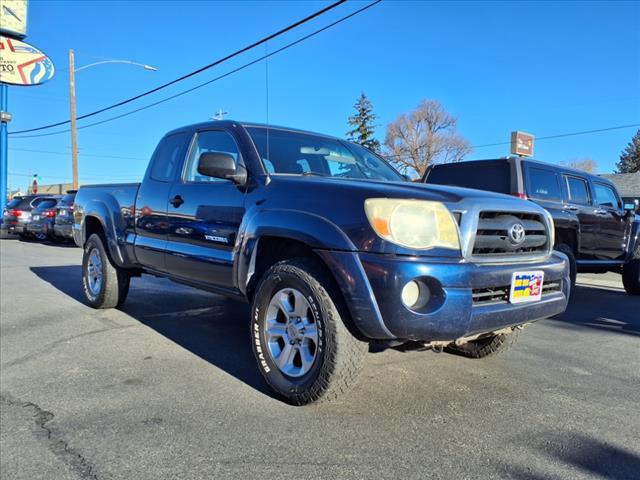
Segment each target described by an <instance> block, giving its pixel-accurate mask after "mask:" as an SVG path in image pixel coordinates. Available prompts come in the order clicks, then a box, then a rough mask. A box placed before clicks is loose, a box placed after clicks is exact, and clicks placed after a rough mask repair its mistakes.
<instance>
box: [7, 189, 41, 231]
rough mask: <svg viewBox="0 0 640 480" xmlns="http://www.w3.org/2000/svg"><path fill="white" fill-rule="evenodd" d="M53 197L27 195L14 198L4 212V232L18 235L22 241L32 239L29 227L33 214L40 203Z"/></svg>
mask: <svg viewBox="0 0 640 480" xmlns="http://www.w3.org/2000/svg"><path fill="white" fill-rule="evenodd" d="M50 198H51V195H25V196H22V197H14V198H13V199H12V200H11V201H10V202H9V203H8V204H7V206H6V208H5V209H4V212H2V230H3V232H6V233H12V234H16V235H18V236H19V237H20V238H21V239H26V238H31V237H32V235H31V234H30V233H29V232H28V231H27V225H28V224H29V223H30V222H31V212H32V210H33V209H34V208H36V207H37V206H38V204H39V203H40V202H43V201H45V200H47V199H50Z"/></svg>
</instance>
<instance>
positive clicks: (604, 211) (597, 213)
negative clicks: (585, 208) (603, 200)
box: [593, 208, 609, 215]
mask: <svg viewBox="0 0 640 480" xmlns="http://www.w3.org/2000/svg"><path fill="white" fill-rule="evenodd" d="M593 213H595V214H596V215H606V214H608V213H609V212H607V211H606V210H603V209H602V208H598V209H597V210H596V211H595V212H593Z"/></svg>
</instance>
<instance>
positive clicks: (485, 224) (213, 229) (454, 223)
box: [73, 121, 571, 405]
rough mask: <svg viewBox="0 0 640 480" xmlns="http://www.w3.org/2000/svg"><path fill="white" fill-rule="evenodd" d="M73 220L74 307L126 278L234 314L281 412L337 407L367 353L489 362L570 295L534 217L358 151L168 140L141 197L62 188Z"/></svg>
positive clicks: (297, 135) (235, 128)
mask: <svg viewBox="0 0 640 480" xmlns="http://www.w3.org/2000/svg"><path fill="white" fill-rule="evenodd" d="M73 218H74V225H73V233H74V239H75V241H76V243H77V244H78V245H79V246H80V247H82V248H83V249H84V256H83V268H82V272H83V277H82V284H83V289H84V293H85V296H86V300H87V302H88V303H89V305H91V306H93V307H95V308H109V307H117V306H118V305H120V304H122V302H124V300H125V298H126V296H127V291H128V288H129V281H130V278H131V277H134V276H137V275H140V274H142V273H150V274H153V275H158V276H163V277H168V278H170V279H171V280H174V281H176V282H180V283H183V284H186V285H190V286H193V287H196V288H201V289H206V290H210V291H212V292H216V293H221V294H224V295H228V296H232V297H235V298H238V299H242V300H244V301H247V302H250V303H251V304H252V313H251V319H250V321H251V341H252V344H253V351H254V354H255V357H256V360H257V363H258V366H259V369H260V371H261V372H262V374H263V375H264V378H265V379H266V381H267V383H268V384H269V385H271V386H272V387H273V389H274V390H275V391H276V392H277V393H279V394H280V395H281V396H283V397H284V398H285V399H286V400H288V401H289V402H291V403H293V404H298V405H301V404H306V403H310V402H313V401H315V400H318V399H320V398H332V397H335V396H336V395H338V394H339V393H341V392H343V391H344V390H345V389H346V388H347V387H348V386H349V385H350V384H351V383H352V381H353V379H354V377H355V374H356V372H357V371H358V367H359V366H360V363H361V361H362V358H363V356H364V354H365V353H366V352H367V351H368V345H369V343H372V342H376V343H383V344H387V345H394V344H399V343H402V342H406V341H409V340H417V341H421V342H424V343H425V344H426V345H427V346H430V347H432V348H434V349H437V350H442V349H448V350H450V351H454V352H457V353H459V354H462V355H466V356H469V357H474V358H480V357H484V356H487V355H489V354H491V353H495V352H498V351H501V350H503V349H504V348H505V347H506V346H507V345H508V344H510V343H511V342H512V341H513V339H514V338H515V334H516V333H517V331H518V330H519V329H520V327H521V326H522V325H524V324H527V323H529V322H532V321H535V320H539V319H543V318H546V317H549V316H552V315H556V314H558V313H561V312H563V311H564V309H565V308H566V305H567V299H568V296H569V292H570V288H571V283H570V281H569V267H568V263H567V257H566V256H565V255H564V254H561V253H557V252H554V251H553V245H554V238H553V232H554V229H553V221H552V219H551V216H550V215H549V214H548V213H547V212H545V210H544V209H542V208H541V207H539V206H538V205H535V204H534V203H531V202H527V201H524V200H520V199H518V198H514V197H510V196H507V195H500V194H495V193H487V192H482V191H479V190H468V189H462V188H452V187H441V186H426V185H420V184H415V183H411V182H406V181H405V180H404V178H403V177H402V176H401V175H400V174H398V173H397V172H396V171H395V170H393V169H392V168H391V167H390V166H389V165H388V164H387V163H386V162H385V161H384V160H383V159H382V158H380V157H379V156H377V155H375V154H373V153H371V152H369V151H368V150H366V149H364V148H363V147H361V146H359V145H356V144H353V143H349V142H346V141H344V140H339V139H337V138H333V137H329V136H324V135H320V134H314V133H308V132H303V131H299V130H293V129H287V128H279V127H272V126H270V127H267V126H264V125H258V124H247V123H238V122H234V121H219V122H209V123H202V124H197V125H192V126H188V127H184V128H180V129H177V130H174V131H172V132H170V133H168V134H167V135H166V136H165V137H164V138H163V139H162V140H161V141H160V143H159V145H158V147H157V148H156V150H155V152H154V154H153V156H152V158H151V161H150V164H149V167H148V169H147V172H146V174H145V176H144V179H143V180H142V183H140V184H118V185H102V186H88V187H82V188H80V190H79V191H78V193H77V196H76V199H75V205H74V211H73ZM505 222H507V223H508V224H509V231H510V232H512V234H511V235H510V236H509V237H508V238H507V239H503V238H500V237H496V236H493V235H492V234H491V232H492V231H493V230H494V229H495V228H496V227H495V224H496V223H500V224H502V223H505ZM158 301H162V299H161V298H160V299H158Z"/></svg>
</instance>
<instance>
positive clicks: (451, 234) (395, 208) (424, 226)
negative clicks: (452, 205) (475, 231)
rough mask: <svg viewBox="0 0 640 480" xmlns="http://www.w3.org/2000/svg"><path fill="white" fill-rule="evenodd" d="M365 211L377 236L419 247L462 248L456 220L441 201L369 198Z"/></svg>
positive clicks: (409, 246)
mask: <svg viewBox="0 0 640 480" xmlns="http://www.w3.org/2000/svg"><path fill="white" fill-rule="evenodd" d="M364 210H365V212H366V214H367V218H368V219H369V223H370V224H371V227H372V228H373V230H374V231H375V232H376V233H377V234H378V236H380V237H381V238H383V239H385V240H388V241H390V242H393V243H395V244H397V245H401V246H403V247H407V248H413V249H417V250H426V249H428V248H436V247H440V248H450V249H454V250H459V249H460V240H459V237H458V227H457V225H456V221H455V220H454V218H453V215H451V212H449V210H448V209H447V207H445V206H444V205H443V204H442V203H440V202H432V201H428V200H404V199H394V198H369V199H367V200H365V202H364Z"/></svg>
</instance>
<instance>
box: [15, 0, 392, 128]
mask: <svg viewBox="0 0 640 480" xmlns="http://www.w3.org/2000/svg"><path fill="white" fill-rule="evenodd" d="M381 1H382V0H375V1H374V2H371V3H369V4H368V5H365V6H364V7H362V8H359V9H358V10H355V11H354V12H352V13H350V14H349V15H345V16H344V17H342V18H340V19H338V20H336V21H335V22H332V23H330V24H328V25H326V26H324V27H322V28H319V29H318V30H315V31H313V32H311V33H310V34H308V35H305V36H303V37H300V38H299V39H297V40H295V41H293V42H291V43H288V44H287V45H284V46H283V47H280V48H278V49H276V50H274V51H272V52H269V53H268V54H265V55H263V56H261V57H259V58H256V59H255V60H252V61H251V62H248V63H245V64H244V65H241V66H240V67H238V68H234V69H233V70H230V71H228V72H227V73H224V74H222V75H219V76H217V77H215V78H212V79H211V80H208V81H206V82H203V83H201V84H199V85H196V86H194V87H191V88H188V89H187V90H183V91H182V92H179V93H176V94H175V95H171V96H169V97H166V98H163V99H162V100H158V101H157V102H153V103H150V104H148V105H145V106H143V107H140V108H136V109H134V110H131V111H129V112H125V113H122V114H120V115H116V116H113V117H109V118H106V119H104V120H100V121H98V122H94V123H89V124H87V125H82V126H80V127H78V130H81V129H83V128H89V127H95V126H96V125H102V124H103V123H108V122H112V121H114V120H118V119H120V118H122V117H126V116H128V115H133V114H134V113H138V112H140V111H142V110H146V109H148V108H151V107H155V106H156V105H159V104H161V103H164V102H168V101H169V100H173V99H174V98H178V97H181V96H182V95H186V94H188V93H191V92H193V91H194V90H198V89H199V88H202V87H205V86H206V85H209V84H211V83H213V82H216V81H218V80H222V79H223V78H225V77H228V76H230V75H233V74H234V73H237V72H239V71H241V70H244V69H245V68H248V67H250V66H252V65H255V64H256V63H258V62H261V61H263V60H265V59H267V58H269V57H271V56H273V55H276V54H278V53H280V52H282V51H284V50H287V49H289V48H291V47H293V46H295V45H297V44H299V43H301V42H304V41H305V40H308V39H309V38H311V37H314V36H316V35H318V34H320V33H322V32H324V31H325V30H328V29H329V28H331V27H334V26H335V25H338V24H339V23H342V22H344V21H346V20H348V19H350V18H351V17H354V16H356V15H358V14H359V13H362V12H364V11H365V10H367V9H369V8H371V7H373V6H374V5H377V4H378V3H380V2H381ZM70 131H71V130H68V129H67V130H60V131H57V132H51V133H39V134H35V135H20V136H18V137H13V138H14V139H15V138H35V137H47V136H50V135H60V134H63V133H68V132H70ZM15 133H18V132H15Z"/></svg>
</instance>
